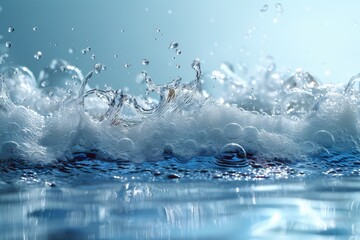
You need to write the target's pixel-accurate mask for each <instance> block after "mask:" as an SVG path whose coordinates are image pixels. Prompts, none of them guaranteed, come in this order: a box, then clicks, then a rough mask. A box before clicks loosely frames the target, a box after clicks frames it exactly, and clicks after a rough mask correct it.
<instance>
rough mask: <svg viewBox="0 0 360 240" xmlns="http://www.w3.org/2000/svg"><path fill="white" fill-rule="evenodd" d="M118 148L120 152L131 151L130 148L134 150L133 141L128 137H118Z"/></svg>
mask: <svg viewBox="0 0 360 240" xmlns="http://www.w3.org/2000/svg"><path fill="white" fill-rule="evenodd" d="M119 150H120V151H122V152H131V151H132V150H134V142H133V141H132V140H131V139H130V138H122V139H120V140H119Z"/></svg>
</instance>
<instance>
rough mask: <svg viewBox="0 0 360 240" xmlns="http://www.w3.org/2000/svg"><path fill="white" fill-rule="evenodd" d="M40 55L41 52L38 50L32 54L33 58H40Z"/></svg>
mask: <svg viewBox="0 0 360 240" xmlns="http://www.w3.org/2000/svg"><path fill="white" fill-rule="evenodd" d="M41 57H42V52H40V51H37V52H36V53H35V54H34V58H35V59H37V60H39V59H40V58H41Z"/></svg>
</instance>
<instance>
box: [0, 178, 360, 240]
mask: <svg viewBox="0 0 360 240" xmlns="http://www.w3.org/2000/svg"><path fill="white" fill-rule="evenodd" d="M358 181H359V180H358V179H357V178H343V179H341V178H324V177H321V178H317V179H296V180H286V181H284V180H282V181H278V180H270V181H249V182H224V183H221V182H212V183H211V182H201V183H199V182H196V183H195V182H178V183H143V182H132V183H121V182H118V183H114V182H112V183H104V184H101V185H95V186H94V185H87V186H81V187H70V186H66V187H51V185H46V186H41V187H40V186H29V185H27V186H26V187H24V188H23V187H22V186H14V185H8V184H5V183H2V184H1V194H0V212H1V216H2V217H1V220H0V230H1V231H0V232H1V233H0V238H1V239H20V238H24V239H66V238H67V239H134V238H136V239H169V238H171V239H173V238H174V239H220V238H224V239H244V238H256V239H269V238H278V237H279V236H283V237H286V238H287V239H288V238H300V237H306V238H307V239H323V238H328V237H331V236H332V237H340V238H349V237H351V236H356V235H358V234H360V220H359V219H360V218H359V216H360V211H359V209H360V207H359V206H360V194H359V193H360V187H359V185H358Z"/></svg>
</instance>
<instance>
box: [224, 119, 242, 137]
mask: <svg viewBox="0 0 360 240" xmlns="http://www.w3.org/2000/svg"><path fill="white" fill-rule="evenodd" d="M241 129H242V128H241V126H240V125H239V124H237V123H229V124H227V125H226V126H225V127H224V134H225V136H226V137H228V138H229V139H236V138H238V137H240V135H241Z"/></svg>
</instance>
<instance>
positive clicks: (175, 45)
mask: <svg viewBox="0 0 360 240" xmlns="http://www.w3.org/2000/svg"><path fill="white" fill-rule="evenodd" d="M178 46H179V44H178V43H177V42H172V43H170V46H169V49H174V48H177V47H178Z"/></svg>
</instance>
